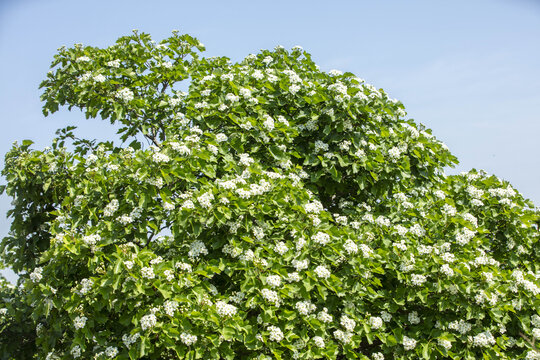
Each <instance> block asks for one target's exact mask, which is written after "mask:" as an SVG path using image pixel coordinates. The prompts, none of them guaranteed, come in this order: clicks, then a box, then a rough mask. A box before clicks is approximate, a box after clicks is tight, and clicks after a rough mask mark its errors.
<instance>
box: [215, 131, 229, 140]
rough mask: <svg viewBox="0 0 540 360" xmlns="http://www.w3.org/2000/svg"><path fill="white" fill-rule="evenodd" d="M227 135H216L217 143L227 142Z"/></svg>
mask: <svg viewBox="0 0 540 360" xmlns="http://www.w3.org/2000/svg"><path fill="white" fill-rule="evenodd" d="M227 139H228V138H227V135H225V134H223V133H219V134H217V135H216V141H217V142H224V141H227Z"/></svg>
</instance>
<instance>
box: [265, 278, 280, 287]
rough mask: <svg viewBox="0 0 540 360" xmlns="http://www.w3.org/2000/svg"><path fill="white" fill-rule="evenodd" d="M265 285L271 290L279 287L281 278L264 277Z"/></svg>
mask: <svg viewBox="0 0 540 360" xmlns="http://www.w3.org/2000/svg"><path fill="white" fill-rule="evenodd" d="M266 283H267V284H268V285H270V286H271V287H273V288H275V287H278V286H280V285H281V276H279V275H269V276H267V277H266Z"/></svg>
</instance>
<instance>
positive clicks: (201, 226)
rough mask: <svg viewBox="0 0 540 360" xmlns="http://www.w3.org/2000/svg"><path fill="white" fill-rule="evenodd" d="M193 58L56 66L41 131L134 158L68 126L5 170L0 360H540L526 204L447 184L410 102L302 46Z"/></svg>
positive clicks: (97, 59)
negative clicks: (84, 129) (70, 116)
mask: <svg viewBox="0 0 540 360" xmlns="http://www.w3.org/2000/svg"><path fill="white" fill-rule="evenodd" d="M203 50H204V47H203V45H202V44H201V43H200V42H199V41H198V40H197V39H195V38H193V37H191V36H189V35H180V34H178V33H177V32H174V33H173V36H171V37H170V38H168V39H165V40H163V41H161V42H159V43H155V42H154V41H152V40H151V38H150V36H149V35H147V34H139V33H138V32H134V33H133V35H131V36H126V37H122V38H120V39H118V41H117V42H116V44H115V45H113V46H111V47H108V48H104V49H101V48H95V47H89V46H86V47H84V46H82V45H80V44H78V45H75V46H74V47H72V48H61V49H59V51H58V54H57V55H56V56H55V59H54V61H53V63H52V71H51V72H49V74H48V75H47V79H46V80H45V81H43V83H42V84H41V87H42V88H43V89H44V92H43V95H42V100H43V101H44V107H43V113H44V114H45V115H48V114H50V113H54V112H55V111H57V110H58V109H59V108H60V107H61V106H67V107H68V108H69V109H71V108H79V109H81V110H82V111H83V112H84V114H85V115H86V117H87V118H95V117H98V116H99V117H101V118H102V119H107V120H109V121H110V122H111V123H119V124H121V128H120V130H119V135H120V137H121V140H122V144H120V146H118V145H115V144H113V143H110V142H102V143H98V142H96V141H94V140H89V139H81V138H78V137H77V136H76V135H75V132H74V131H75V128H74V127H69V128H66V129H62V130H59V131H58V133H57V134H58V137H57V138H56V139H55V140H54V141H53V143H52V145H51V147H50V148H46V149H44V150H35V149H31V142H30V141H24V142H23V143H22V145H17V144H15V145H14V146H13V148H12V149H11V151H10V152H9V153H8V154H7V155H6V160H5V168H4V170H3V172H2V174H3V175H4V176H5V177H6V179H7V186H6V187H5V189H4V188H3V189H1V190H2V191H6V192H7V194H8V195H9V196H11V197H12V198H13V208H12V209H11V210H10V211H9V213H8V215H9V216H10V217H11V219H12V225H11V232H10V234H9V236H7V237H6V238H4V239H3V240H2V243H1V248H2V254H3V255H2V260H3V262H4V264H5V265H7V266H10V267H11V268H13V269H15V271H17V272H19V273H20V278H19V286H18V287H16V288H14V287H11V286H9V285H8V284H7V283H5V282H4V283H3V284H2V288H1V289H2V290H1V292H2V296H1V297H0V339H1V340H0V352H1V353H3V354H5V355H4V356H3V358H5V359H11V358H17V359H24V358H46V359H72V358H81V359H87V358H88V359H90V358H91V359H112V358H114V359H167V358H186V359H269V358H276V359H291V358H293V359H317V358H328V359H375V360H381V359H385V358H386V359H391V358H393V359H412V358H414V359H416V358H423V359H438V358H449V359H478V358H482V357H483V358H485V359H495V358H497V359H520V358H526V359H538V358H540V355H539V354H540V353H539V352H538V350H537V348H536V345H535V340H538V339H539V338H540V317H539V314H538V309H539V308H540V298H539V295H540V290H539V285H540V283H539V276H540V268H539V266H540V262H539V241H538V234H539V233H538V218H539V215H538V212H537V211H536V210H534V209H533V204H532V203H531V202H530V201H528V200H526V199H524V198H523V197H522V196H521V195H520V194H519V193H518V192H517V191H516V190H515V189H514V188H512V187H511V186H510V184H508V183H507V182H505V181H502V180H501V179H499V178H497V177H495V176H488V175H487V174H485V173H484V172H482V171H476V170H472V171H470V172H468V173H465V174H461V175H457V176H446V175H444V172H443V168H444V167H446V166H453V165H454V164H456V163H457V159H456V158H455V157H454V156H453V155H452V154H451V153H450V152H449V150H448V148H447V147H446V146H445V145H444V144H443V143H442V142H440V141H439V140H437V139H436V138H435V137H434V136H433V135H432V134H431V131H430V130H428V129H425V128H424V126H423V125H421V124H418V123H415V122H414V121H413V120H412V119H405V116H406V113H405V111H404V107H403V105H402V104H401V103H400V102H399V101H397V100H394V99H391V98H390V97H389V96H388V95H387V94H386V93H385V92H384V91H383V90H382V89H376V88H375V87H374V86H372V85H369V84H367V83H365V82H364V80H362V79H360V78H358V77H356V76H354V75H353V74H351V73H344V74H343V73H341V72H339V71H335V70H333V71H330V72H329V73H326V72H323V71H321V70H320V69H319V67H318V66H317V65H316V64H315V63H314V62H313V61H312V59H311V56H310V55H309V54H308V53H307V52H305V51H303V50H302V49H301V48H300V47H295V48H293V49H292V50H290V51H288V50H285V49H284V48H283V47H276V48H275V49H274V50H273V51H269V50H263V51H261V52H260V53H259V54H256V55H249V56H247V57H246V58H245V59H244V60H242V61H241V62H239V63H233V62H231V61H230V60H229V59H227V58H225V57H213V58H204V57H201V56H200V54H199V52H200V51H203ZM181 89H188V91H187V92H183V91H181ZM68 141H70V142H71V144H72V145H69V144H68V143H67V142H68ZM128 143H129V145H128ZM66 144H67V145H68V146H70V148H71V149H72V150H67V148H66V147H65V146H66ZM14 336H17V338H18V339H20V341H19V342H17V343H15V342H13V341H10V339H12V338H13V337H14Z"/></svg>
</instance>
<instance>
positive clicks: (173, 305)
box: [163, 300, 178, 316]
mask: <svg viewBox="0 0 540 360" xmlns="http://www.w3.org/2000/svg"><path fill="white" fill-rule="evenodd" d="M176 309H178V303H177V302H176V301H173V300H167V301H165V304H163V310H164V311H165V314H167V315H169V316H174V313H175V311H176Z"/></svg>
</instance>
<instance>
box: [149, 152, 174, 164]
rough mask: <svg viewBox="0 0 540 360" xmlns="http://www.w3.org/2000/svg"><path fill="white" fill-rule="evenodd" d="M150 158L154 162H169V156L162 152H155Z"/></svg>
mask: <svg viewBox="0 0 540 360" xmlns="http://www.w3.org/2000/svg"><path fill="white" fill-rule="evenodd" d="M152 160H154V162H156V163H162V162H163V163H166V162H169V160H170V158H169V157H168V156H167V155H165V154H163V153H159V152H156V153H154V154H153V155H152Z"/></svg>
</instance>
